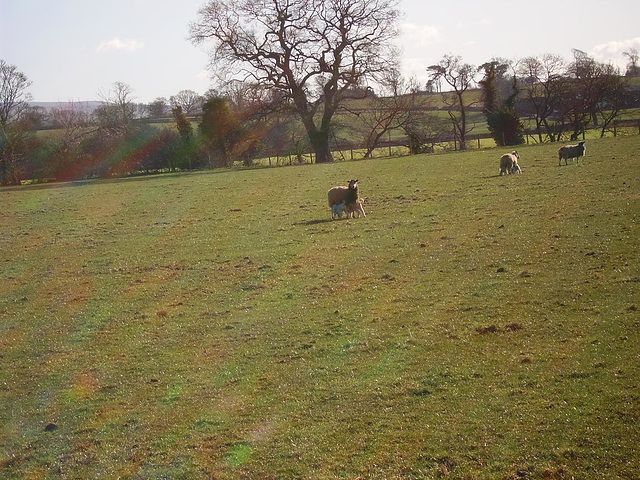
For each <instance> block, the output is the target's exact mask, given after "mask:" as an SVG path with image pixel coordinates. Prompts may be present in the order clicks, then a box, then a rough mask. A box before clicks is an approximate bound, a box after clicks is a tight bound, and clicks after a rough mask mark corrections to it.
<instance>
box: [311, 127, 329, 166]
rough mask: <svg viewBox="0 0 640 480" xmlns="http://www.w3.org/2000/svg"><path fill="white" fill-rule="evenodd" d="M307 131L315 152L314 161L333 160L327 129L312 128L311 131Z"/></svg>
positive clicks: (324, 161)
mask: <svg viewBox="0 0 640 480" xmlns="http://www.w3.org/2000/svg"><path fill="white" fill-rule="evenodd" d="M307 133H308V135H309V142H310V143H311V146H312V147H313V151H314V152H315V154H316V163H329V162H333V156H332V155H331V149H330V148H329V131H328V130H318V129H313V130H311V131H309V130H308V131H307Z"/></svg>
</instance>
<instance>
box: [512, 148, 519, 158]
mask: <svg viewBox="0 0 640 480" xmlns="http://www.w3.org/2000/svg"><path fill="white" fill-rule="evenodd" d="M511 155H513V156H514V157H516V158H517V159H518V160H519V159H520V155H518V152H516V151H515V150H514V151H513V152H511Z"/></svg>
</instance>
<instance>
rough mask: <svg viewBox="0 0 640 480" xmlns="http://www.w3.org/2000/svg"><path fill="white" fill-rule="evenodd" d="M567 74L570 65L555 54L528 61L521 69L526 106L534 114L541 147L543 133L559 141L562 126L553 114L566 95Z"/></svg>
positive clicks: (529, 58)
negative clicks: (560, 126) (559, 128)
mask: <svg viewBox="0 0 640 480" xmlns="http://www.w3.org/2000/svg"><path fill="white" fill-rule="evenodd" d="M566 71H567V65H566V63H565V61H564V60H563V59H562V57H560V56H559V55H552V54H545V55H543V56H542V57H527V58H524V59H523V60H521V61H520V63H519V65H518V73H519V75H520V78H521V79H522V86H523V88H524V91H525V97H526V102H527V103H528V104H529V105H530V107H531V108H532V110H533V113H534V118H535V121H536V132H537V134H538V141H539V142H540V143H542V141H543V133H546V135H547V136H548V137H549V139H550V140H551V141H552V142H555V141H556V140H559V133H560V132H559V131H558V130H557V127H558V126H559V125H557V124H556V122H555V121H554V119H553V114H554V112H555V111H556V109H557V108H558V107H559V105H560V103H561V101H562V98H563V97H564V96H565V93H566V92H565V91H566V89H567V82H566V81H565V75H566Z"/></svg>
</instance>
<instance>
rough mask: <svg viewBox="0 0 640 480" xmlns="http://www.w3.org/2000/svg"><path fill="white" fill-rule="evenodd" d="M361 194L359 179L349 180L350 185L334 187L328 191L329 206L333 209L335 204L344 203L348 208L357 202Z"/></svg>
mask: <svg viewBox="0 0 640 480" xmlns="http://www.w3.org/2000/svg"><path fill="white" fill-rule="evenodd" d="M359 194H360V192H359V190H358V180H349V185H348V186H346V187H344V186H340V187H333V188H331V189H330V190H329V191H328V192H327V199H328V200H329V208H331V209H333V206H334V205H337V204H340V203H344V204H345V205H346V206H347V210H348V209H349V207H350V206H351V205H353V204H355V203H356V201H357V200H358V198H359ZM347 217H348V215H347Z"/></svg>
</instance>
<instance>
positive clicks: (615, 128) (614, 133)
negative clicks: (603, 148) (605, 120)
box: [613, 120, 618, 137]
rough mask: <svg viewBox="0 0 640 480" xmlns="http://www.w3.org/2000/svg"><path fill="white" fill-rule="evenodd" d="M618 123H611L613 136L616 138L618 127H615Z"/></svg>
mask: <svg viewBox="0 0 640 480" xmlns="http://www.w3.org/2000/svg"><path fill="white" fill-rule="evenodd" d="M617 123H618V122H616V121H615V120H614V121H613V136H614V137H617V136H618V128H617V127H618V126H617V125H616V124H617Z"/></svg>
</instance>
